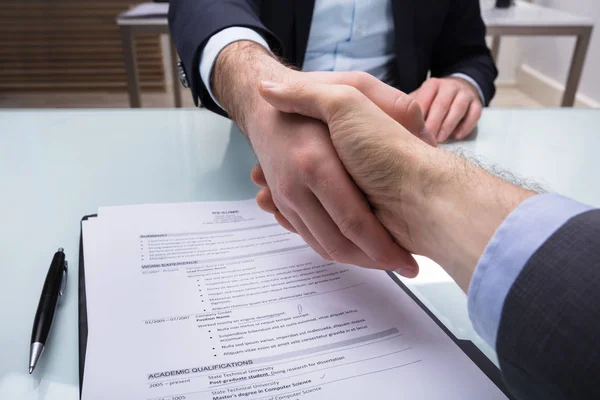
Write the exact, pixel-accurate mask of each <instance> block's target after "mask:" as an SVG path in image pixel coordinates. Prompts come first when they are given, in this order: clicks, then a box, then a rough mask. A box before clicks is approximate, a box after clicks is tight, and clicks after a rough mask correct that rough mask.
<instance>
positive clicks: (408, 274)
mask: <svg viewBox="0 0 600 400" xmlns="http://www.w3.org/2000/svg"><path fill="white" fill-rule="evenodd" d="M394 272H395V273H397V274H398V275H402V276H403V277H405V278H414V277H415V276H416V272H415V270H414V269H412V268H411V269H408V268H398V269H397V270H395V271H394Z"/></svg>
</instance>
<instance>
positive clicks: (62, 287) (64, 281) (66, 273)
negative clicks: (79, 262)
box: [58, 260, 69, 297]
mask: <svg viewBox="0 0 600 400" xmlns="http://www.w3.org/2000/svg"><path fill="white" fill-rule="evenodd" d="M68 277H69V262H68V261H67V260H65V269H64V270H63V276H62V281H61V283H60V291H59V292H58V295H59V296H60V297H62V296H63V295H64V294H65V288H66V287H67V278H68Z"/></svg>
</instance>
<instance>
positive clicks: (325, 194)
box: [213, 42, 433, 277]
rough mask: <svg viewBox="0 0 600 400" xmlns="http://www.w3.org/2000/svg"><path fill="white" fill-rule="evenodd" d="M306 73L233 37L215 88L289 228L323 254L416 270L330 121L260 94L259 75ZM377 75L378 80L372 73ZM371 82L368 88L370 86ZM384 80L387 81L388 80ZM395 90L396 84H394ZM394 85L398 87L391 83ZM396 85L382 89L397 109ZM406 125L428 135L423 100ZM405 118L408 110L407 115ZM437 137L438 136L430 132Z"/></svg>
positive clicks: (298, 77)
mask: <svg viewBox="0 0 600 400" xmlns="http://www.w3.org/2000/svg"><path fill="white" fill-rule="evenodd" d="M303 77H305V74H304V73H301V72H297V71H293V70H290V69H287V68H285V67H284V66H282V65H281V64H279V63H278V62H277V60H275V59H274V58H273V57H272V56H271V55H270V54H268V53H267V52H266V51H265V50H264V49H263V48H261V47H260V46H257V45H254V44H252V43H250V44H248V43H244V42H240V43H234V44H232V45H230V46H228V47H227V48H225V49H224V50H223V51H222V52H221V54H220V55H219V57H218V59H217V61H216V65H215V70H214V71H213V80H214V82H213V90H214V93H215V96H216V97H217V100H218V101H219V103H220V104H221V105H222V106H223V107H224V108H225V109H226V110H227V111H228V112H229V114H230V115H231V117H232V118H233V119H234V120H235V121H236V122H238V124H239V125H240V128H241V129H242V130H243V131H244V132H245V134H246V135H247V136H248V138H249V139H250V142H251V143H252V146H253V148H254V151H255V153H256V155H257V157H258V160H259V162H260V164H261V165H262V168H263V171H264V176H265V180H266V182H265V183H268V186H269V187H270V188H271V192H270V194H271V195H272V198H273V202H274V206H276V208H277V210H278V212H279V213H280V215H281V216H282V217H284V218H285V221H287V222H288V224H289V226H288V227H289V228H290V229H291V230H294V231H296V232H297V233H298V234H300V235H301V236H302V238H303V239H304V240H305V241H306V242H307V243H308V244H310V245H311V246H312V247H313V248H314V249H315V250H316V251H317V252H319V254H321V255H322V256H323V257H324V258H327V259H333V260H336V261H340V262H352V263H353V264H357V265H360V266H363V267H369V268H382V269H388V270H396V271H398V272H399V273H401V274H403V275H405V276H409V277H412V276H415V275H416V274H417V270H418V266H417V263H416V261H415V260H414V258H413V257H412V256H411V255H410V254H409V253H408V252H406V250H404V249H402V248H401V247H400V246H399V245H398V244H397V243H396V242H395V241H394V240H393V238H392V237H391V235H390V234H389V233H388V232H387V231H386V230H385V228H384V227H383V226H382V225H381V223H380V222H379V220H378V219H377V217H376V216H375V214H373V212H372V210H371V208H370V206H369V204H368V203H367V201H366V199H365V198H364V195H363V194H362V193H361V191H360V190H359V189H358V188H357V186H356V184H355V183H354V182H353V181H352V179H350V177H349V176H348V173H347V172H346V170H345V169H344V167H343V165H342V163H341V161H340V159H339V157H338V155H337V153H336V150H335V149H334V147H333V144H332V143H331V139H330V137H329V132H328V129H327V126H326V125H325V124H323V123H322V122H319V121H315V120H313V119H310V118H307V117H304V116H297V115H295V116H292V115H289V114H286V113H282V112H281V111H278V110H276V109H275V108H273V107H272V106H271V105H270V104H269V103H267V102H266V101H265V100H264V99H262V97H261V96H260V95H259V93H258V90H257V87H258V80H259V79H265V78H266V79H278V80H280V81H284V82H298V81H302V80H303V79H305V78H303ZM311 79H314V80H317V79H332V80H333V79H338V82H339V81H343V80H344V79H346V80H347V79H354V80H356V82H354V83H355V84H357V86H361V85H362V82H363V80H365V79H371V78H367V76H366V74H360V75H359V76H358V78H357V77H356V76H355V75H348V74H345V75H342V76H338V75H334V74H321V73H319V74H316V75H315V76H313V77H312V78H311ZM372 79H375V78H372ZM362 86H364V88H366V89H364V90H368V88H369V87H370V86H369V85H362ZM384 86H385V85H384ZM390 89H392V88H390ZM392 90H395V89H392ZM389 93H390V92H389V91H381V92H379V91H378V92H376V93H375V94H376V95H378V96H379V97H380V98H381V99H383V100H381V101H382V103H386V102H385V99H391V101H392V103H390V104H389V105H387V107H388V109H389V110H390V112H393V111H394V109H395V99H394V97H393V95H392V96H391V97H390V95H389ZM410 108H411V109H412V110H417V112H416V113H415V112H413V114H411V115H412V116H411V117H410V118H409V119H406V120H405V123H407V125H409V126H412V127H413V129H414V130H415V132H416V133H417V134H418V135H420V137H423V138H424V139H427V132H426V131H425V130H424V127H425V124H424V119H423V117H422V114H421V112H420V109H419V107H418V104H416V103H415V104H414V105H412V106H410ZM400 114H401V117H402V118H406V113H400ZM428 140H430V142H431V141H433V138H432V137H431V135H429V139H428Z"/></svg>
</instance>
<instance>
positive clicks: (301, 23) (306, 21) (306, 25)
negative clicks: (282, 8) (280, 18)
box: [294, 0, 315, 68]
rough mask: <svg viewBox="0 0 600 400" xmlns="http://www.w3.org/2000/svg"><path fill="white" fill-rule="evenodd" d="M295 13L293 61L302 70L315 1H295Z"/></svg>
mask: <svg viewBox="0 0 600 400" xmlns="http://www.w3.org/2000/svg"><path fill="white" fill-rule="evenodd" d="M294 3H295V4H294V7H295V12H296V19H295V25H296V32H295V33H296V43H295V46H294V47H295V51H296V54H295V57H294V58H295V59H296V66H297V67H298V68H302V64H303V63H304V55H305V53H306V46H307V44H308V35H309V33H310V24H311V22H312V16H313V11H314V8H315V0H295V2H294Z"/></svg>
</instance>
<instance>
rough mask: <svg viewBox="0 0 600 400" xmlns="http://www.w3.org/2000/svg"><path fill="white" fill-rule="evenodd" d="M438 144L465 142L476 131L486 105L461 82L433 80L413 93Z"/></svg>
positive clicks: (462, 80)
mask: <svg viewBox="0 0 600 400" xmlns="http://www.w3.org/2000/svg"><path fill="white" fill-rule="evenodd" d="M411 96H413V97H414V98H415V99H416V100H417V101H418V102H419V104H420V105H421V109H422V111H423V114H424V115H425V120H426V125H427V128H428V129H429V131H431V132H432V133H433V134H434V135H435V137H436V139H437V141H438V142H445V141H446V140H447V139H448V138H449V137H450V136H453V137H454V138H455V139H457V140H462V139H464V138H466V137H467V136H469V134H470V133H471V132H472V131H473V129H475V126H476V125H477V121H479V118H480V117H481V111H482V107H483V105H482V104H481V99H480V97H479V92H478V91H477V89H476V88H475V87H474V86H473V85H471V84H470V83H469V82H467V81H465V80H464V79H461V78H454V77H448V78H431V79H428V80H427V81H425V83H423V85H422V86H421V87H420V88H419V89H417V90H416V91H414V92H412V93H411Z"/></svg>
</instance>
